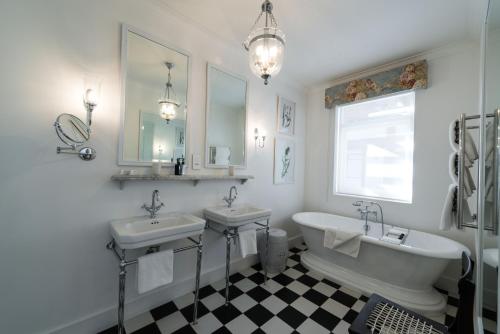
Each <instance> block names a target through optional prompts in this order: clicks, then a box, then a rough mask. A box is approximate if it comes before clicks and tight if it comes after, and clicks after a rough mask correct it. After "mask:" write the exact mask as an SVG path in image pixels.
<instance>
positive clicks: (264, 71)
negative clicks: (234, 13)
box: [243, 0, 285, 85]
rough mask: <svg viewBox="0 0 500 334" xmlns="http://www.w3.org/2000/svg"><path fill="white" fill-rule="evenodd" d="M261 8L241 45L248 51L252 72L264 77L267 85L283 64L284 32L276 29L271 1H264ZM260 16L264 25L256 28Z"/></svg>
mask: <svg viewBox="0 0 500 334" xmlns="http://www.w3.org/2000/svg"><path fill="white" fill-rule="evenodd" d="M261 10H262V11H261V13H260V15H259V16H258V17H257V20H256V21H255V23H254V25H253V27H252V30H251V32H250V34H249V35H248V37H247V39H246V41H245V42H244V43H243V46H244V47H245V49H246V50H247V51H248V60H249V65H250V68H251V70H252V72H253V73H254V74H255V75H257V76H258V77H261V78H262V79H264V84H265V85H267V84H268V81H269V79H270V78H271V77H272V76H275V75H277V74H278V73H279V71H280V70H281V66H282V65H283V58H284V55H285V34H284V33H283V32H282V31H281V30H280V29H278V24H277V23H276V19H275V18H274V15H273V13H272V11H273V4H272V3H271V1H269V0H266V1H264V3H263V4H262V6H261ZM262 17H264V26H263V27H260V28H258V27H257V25H258V23H259V21H260V19H261V18H262Z"/></svg>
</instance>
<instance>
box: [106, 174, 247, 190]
mask: <svg viewBox="0 0 500 334" xmlns="http://www.w3.org/2000/svg"><path fill="white" fill-rule="evenodd" d="M253 178H254V177H253V176H251V175H234V176H229V175H207V174H192V175H171V174H169V175H159V176H155V175H121V174H116V175H113V176H111V180H112V181H116V182H119V184H120V189H123V188H124V186H125V182H130V181H190V182H193V186H196V185H197V184H198V182H200V181H232V180H236V181H239V182H241V184H244V183H245V182H247V181H248V180H252V179H253Z"/></svg>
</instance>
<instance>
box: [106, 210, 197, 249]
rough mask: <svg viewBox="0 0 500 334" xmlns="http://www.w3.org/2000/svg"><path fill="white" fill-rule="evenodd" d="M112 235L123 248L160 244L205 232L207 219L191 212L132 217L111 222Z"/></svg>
mask: <svg viewBox="0 0 500 334" xmlns="http://www.w3.org/2000/svg"><path fill="white" fill-rule="evenodd" d="M110 227H111V235H112V236H113V239H114V240H115V242H116V243H117V244H118V246H119V247H120V248H121V249H133V248H140V247H148V246H152V245H158V244H161V243H164V242H168V241H174V240H177V239H182V238H187V237H190V236H193V235H198V234H201V233H203V230H204V228H205V220H204V219H201V218H198V217H195V216H193V215H189V214H183V213H170V214H165V215H158V216H157V217H156V218H150V217H149V216H141V217H132V218H126V219H119V220H113V221H111V222H110Z"/></svg>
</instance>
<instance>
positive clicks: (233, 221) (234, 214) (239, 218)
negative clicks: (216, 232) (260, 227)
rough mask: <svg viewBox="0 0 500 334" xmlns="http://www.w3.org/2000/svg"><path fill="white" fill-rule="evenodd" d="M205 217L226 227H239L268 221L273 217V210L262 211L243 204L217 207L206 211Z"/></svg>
mask: <svg viewBox="0 0 500 334" xmlns="http://www.w3.org/2000/svg"><path fill="white" fill-rule="evenodd" d="M204 213H205V217H206V218H207V219H208V220H211V221H213V222H215V223H219V224H222V225H226V226H232V227H237V226H241V225H245V224H249V223H253V222H256V221H260V220H266V219H268V218H269V217H270V216H271V209H261V208H257V207H255V206H253V205H248V204H242V205H233V206H232V207H230V208H229V207H227V206H216V207H213V208H208V209H205V211H204Z"/></svg>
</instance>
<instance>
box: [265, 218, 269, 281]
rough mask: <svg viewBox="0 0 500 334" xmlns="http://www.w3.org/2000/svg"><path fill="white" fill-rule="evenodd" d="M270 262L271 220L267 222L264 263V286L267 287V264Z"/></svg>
mask: <svg viewBox="0 0 500 334" xmlns="http://www.w3.org/2000/svg"><path fill="white" fill-rule="evenodd" d="M268 261H269V219H268V220H267V221H266V256H265V263H264V285H267V279H268V277H267V263H268Z"/></svg>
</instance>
